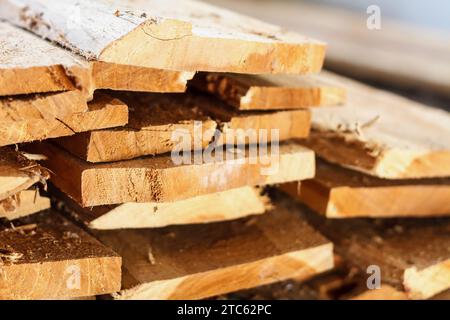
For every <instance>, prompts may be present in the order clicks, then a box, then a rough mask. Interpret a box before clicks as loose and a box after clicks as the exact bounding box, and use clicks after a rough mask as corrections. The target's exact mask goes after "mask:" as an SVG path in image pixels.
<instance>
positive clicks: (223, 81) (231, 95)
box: [189, 73, 345, 110]
mask: <svg viewBox="0 0 450 320" xmlns="http://www.w3.org/2000/svg"><path fill="white" fill-rule="evenodd" d="M189 84H190V85H192V86H194V87H195V88H197V89H199V90H202V91H205V92H209V93H211V94H213V95H215V96H216V97H218V98H220V99H222V100H223V101H225V102H226V103H227V104H228V105H230V106H232V107H234V108H235V109H237V110H276V109H300V108H309V107H319V106H335V105H340V104H342V103H343V102H344V101H345V90H344V89H342V88H340V87H337V86H335V84H329V83H327V82H326V81H323V80H321V79H320V78H319V77H313V76H302V77H299V76H297V77H296V76H283V75H243V74H231V73H199V74H197V75H196V76H195V77H194V79H193V80H192V81H190V82H189Z"/></svg>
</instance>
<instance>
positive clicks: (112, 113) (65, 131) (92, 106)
mask: <svg viewBox="0 0 450 320" xmlns="http://www.w3.org/2000/svg"><path fill="white" fill-rule="evenodd" d="M2 114H5V116H4V117H3V118H2V119H0V134H1V135H0V146H5V145H10V144H15V143H22V142H30V141H36V140H45V139H49V138H56V137H62V136H70V135H73V134H75V133H77V132H84V131H90V130H95V129H103V128H111V127H118V126H122V125H125V124H126V123H127V122H128V107H127V106H126V105H125V104H124V103H122V102H121V101H119V100H117V99H114V98H111V97H110V96H107V95H104V94H101V95H100V94H99V95H97V97H96V98H95V99H94V100H93V101H92V102H90V103H89V104H86V102H85V100H84V98H83V95H82V94H80V93H79V92H78V91H69V92H63V93H56V94H47V95H36V96H33V97H28V96H25V97H20V98H18V99H10V98H3V99H0V115H2Z"/></svg>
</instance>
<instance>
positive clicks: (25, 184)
mask: <svg viewBox="0 0 450 320" xmlns="http://www.w3.org/2000/svg"><path fill="white" fill-rule="evenodd" d="M48 178H49V173H48V171H47V170H45V169H44V168H42V167H41V166H39V165H38V164H37V163H36V162H35V161H32V160H29V159H28V158H27V157H26V156H25V155H24V154H23V153H21V152H19V151H15V150H14V149H13V148H10V147H2V148H0V201H2V200H5V199H7V198H10V197H11V196H14V195H16V194H17V193H19V192H20V191H23V190H26V189H28V188H30V187H31V186H32V185H34V184H36V183H38V182H41V183H45V181H46V180H47V179H48Z"/></svg>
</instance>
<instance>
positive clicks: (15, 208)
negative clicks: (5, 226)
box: [0, 190, 50, 220]
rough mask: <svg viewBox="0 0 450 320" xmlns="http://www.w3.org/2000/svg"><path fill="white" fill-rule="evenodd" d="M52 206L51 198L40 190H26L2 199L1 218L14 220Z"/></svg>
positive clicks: (0, 206)
mask: <svg viewBox="0 0 450 320" xmlns="http://www.w3.org/2000/svg"><path fill="white" fill-rule="evenodd" d="M49 208H50V199H49V198H47V197H44V196H41V195H40V194H39V191H38V190H24V191H20V192H19V193H17V194H15V195H13V196H11V197H9V198H7V199H4V200H2V201H0V218H6V219H8V220H14V219H18V218H21V217H25V216H28V215H30V214H33V213H36V212H39V211H43V210H46V209H49Z"/></svg>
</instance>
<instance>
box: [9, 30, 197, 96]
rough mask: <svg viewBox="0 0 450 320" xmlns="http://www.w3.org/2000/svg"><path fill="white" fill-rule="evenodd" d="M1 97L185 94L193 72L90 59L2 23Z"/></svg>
mask: <svg viewBox="0 0 450 320" xmlns="http://www.w3.org/2000/svg"><path fill="white" fill-rule="evenodd" d="M0 47H1V48H2V50H1V53H0V96H10V95H20V94H30V93H41V92H56V91H65V90H74V89H76V88H78V89H80V90H81V91H83V93H84V94H85V95H86V97H87V98H88V99H90V98H92V96H93V93H94V91H95V90H97V89H113V90H130V91H149V92H183V91H184V90H185V87H186V82H187V80H189V79H191V78H192V76H193V73H191V72H181V71H171V70H160V69H153V68H145V67H138V66H130V65H121V64H114V63H105V62H98V61H91V62H88V61H87V60H85V59H84V58H83V57H81V56H77V55H75V54H72V53H70V52H69V51H67V50H64V49H62V48H60V47H57V46H56V45H53V44H51V43H50V42H47V41H45V40H42V39H40V38H39V37H37V36H35V35H33V34H31V33H29V32H26V31H24V30H21V29H19V28H16V27H13V26H11V25H9V24H7V23H4V22H0Z"/></svg>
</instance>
